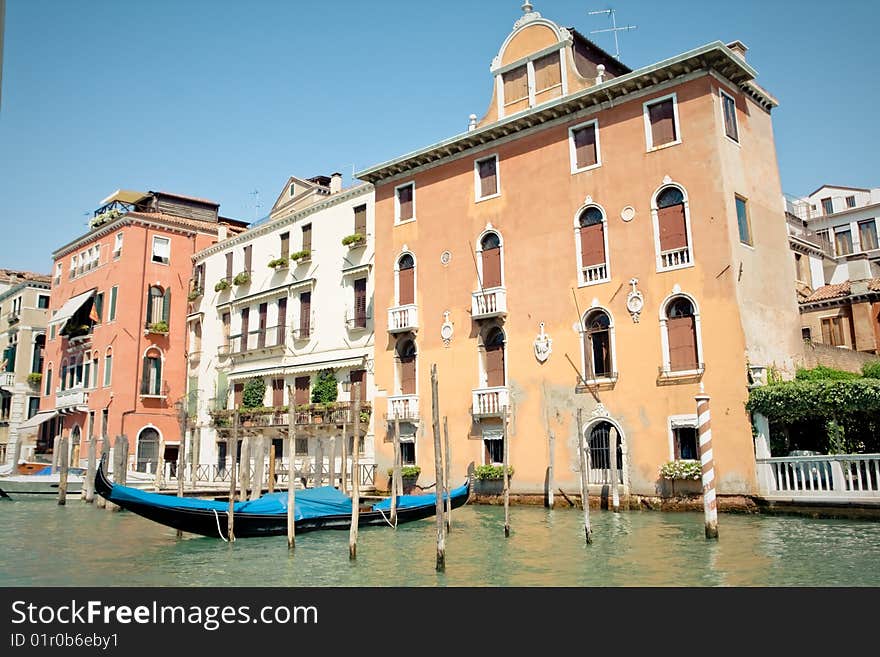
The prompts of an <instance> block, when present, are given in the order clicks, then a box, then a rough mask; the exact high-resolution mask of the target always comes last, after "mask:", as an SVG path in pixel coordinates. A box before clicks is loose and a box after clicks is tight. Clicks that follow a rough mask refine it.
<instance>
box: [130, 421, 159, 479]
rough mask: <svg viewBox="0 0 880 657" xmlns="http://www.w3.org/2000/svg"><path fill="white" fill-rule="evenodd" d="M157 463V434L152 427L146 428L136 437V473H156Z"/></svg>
mask: <svg viewBox="0 0 880 657" xmlns="http://www.w3.org/2000/svg"><path fill="white" fill-rule="evenodd" d="M158 463H159V432H158V431H156V429H154V428H153V427H146V428H145V429H143V430H142V431H141V433H140V435H139V436H138V444H137V462H136V463H135V470H137V471H138V472H149V473H154V472H156V465H158Z"/></svg>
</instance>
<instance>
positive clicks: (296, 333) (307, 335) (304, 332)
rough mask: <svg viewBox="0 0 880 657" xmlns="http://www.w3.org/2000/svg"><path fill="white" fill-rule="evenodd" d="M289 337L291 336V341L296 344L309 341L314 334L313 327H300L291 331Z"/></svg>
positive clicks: (309, 325)
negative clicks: (294, 341)
mask: <svg viewBox="0 0 880 657" xmlns="http://www.w3.org/2000/svg"><path fill="white" fill-rule="evenodd" d="M290 333H291V335H293V339H294V340H296V341H297V342H299V341H305V340H311V338H312V336H313V335H314V334H315V327H314V326H313V325H312V324H308V325H307V326H300V327H299V328H295V329H291V331H290Z"/></svg>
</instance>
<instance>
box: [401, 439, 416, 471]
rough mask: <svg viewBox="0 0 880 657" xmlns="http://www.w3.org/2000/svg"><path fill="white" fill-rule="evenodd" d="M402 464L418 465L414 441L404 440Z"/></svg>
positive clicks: (402, 444) (402, 443)
mask: <svg viewBox="0 0 880 657" xmlns="http://www.w3.org/2000/svg"><path fill="white" fill-rule="evenodd" d="M400 464H401V465H415V464H416V443H415V441H412V440H402V441H401V442H400Z"/></svg>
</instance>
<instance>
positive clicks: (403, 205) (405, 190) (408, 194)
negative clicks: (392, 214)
mask: <svg viewBox="0 0 880 657" xmlns="http://www.w3.org/2000/svg"><path fill="white" fill-rule="evenodd" d="M397 204H398V207H399V211H400V220H401V221H404V220H406V219H412V217H413V186H412V185H407V186H406V187H401V188H400V189H398V190H397Z"/></svg>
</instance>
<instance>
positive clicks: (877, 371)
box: [862, 360, 880, 379]
mask: <svg viewBox="0 0 880 657" xmlns="http://www.w3.org/2000/svg"><path fill="white" fill-rule="evenodd" d="M862 376H863V377H865V378H866V379H880V360H872V361H868V362H867V363H865V364H864V365H862Z"/></svg>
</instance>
